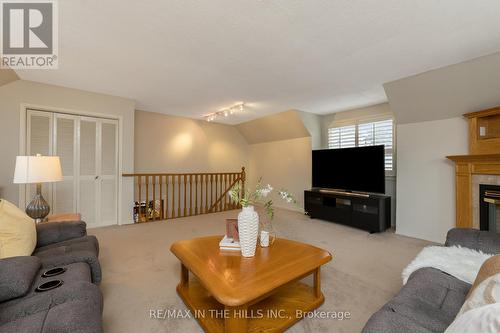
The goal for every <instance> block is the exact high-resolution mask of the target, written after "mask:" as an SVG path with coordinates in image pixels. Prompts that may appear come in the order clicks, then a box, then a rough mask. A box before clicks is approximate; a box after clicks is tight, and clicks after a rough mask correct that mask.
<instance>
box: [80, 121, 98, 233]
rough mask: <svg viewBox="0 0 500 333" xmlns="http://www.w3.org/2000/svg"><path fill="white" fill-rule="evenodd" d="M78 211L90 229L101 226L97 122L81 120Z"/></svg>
mask: <svg viewBox="0 0 500 333" xmlns="http://www.w3.org/2000/svg"><path fill="white" fill-rule="evenodd" d="M79 125H80V126H79V127H80V131H79V134H80V135H79V140H78V141H79V153H80V154H79V155H80V156H79V160H80V163H79V176H78V188H79V191H78V192H79V193H78V211H79V212H80V213H81V214H82V219H83V220H84V221H85V222H87V224H88V226H89V227H95V226H98V225H99V221H98V220H97V203H98V200H99V197H100V195H99V193H98V187H97V184H98V180H99V175H98V170H97V152H98V146H97V133H98V132H97V120H96V119H92V118H83V117H82V118H80V124H79Z"/></svg>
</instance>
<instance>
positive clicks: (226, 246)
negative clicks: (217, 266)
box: [219, 236, 241, 251]
mask: <svg viewBox="0 0 500 333" xmlns="http://www.w3.org/2000/svg"><path fill="white" fill-rule="evenodd" d="M219 248H220V249H221V250H229V251H240V250H241V247H240V242H236V241H234V240H233V239H232V238H229V237H227V236H224V238H222V240H221V241H220V242H219Z"/></svg>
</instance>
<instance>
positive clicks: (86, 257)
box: [0, 221, 102, 333]
mask: <svg viewBox="0 0 500 333" xmlns="http://www.w3.org/2000/svg"><path fill="white" fill-rule="evenodd" d="M37 239H38V240H37V247H36V249H35V251H34V253H33V255H32V256H24V257H13V258H6V259H1V260H0V333H7V332H27V333H28V332H37V333H38V332H44V333H45V332H47V333H48V332H51V333H52V332H54V333H66V332H81V333H94V332H97V333H99V332H102V294H101V291H100V290H99V287H98V286H97V285H96V283H99V282H100V281H101V268H100V265H99V261H98V259H97V256H98V253H99V246H98V242H97V239H96V238H95V237H94V236H88V235H87V232H86V225H85V223H84V222H82V221H75V222H54V223H45V224H40V225H38V226H37ZM56 267H57V268H59V267H60V268H63V269H64V270H63V271H62V273H60V274H58V275H54V276H50V277H44V276H42V275H43V274H44V273H45V272H47V271H48V270H50V269H53V268H56ZM56 280H60V281H62V284H61V285H60V286H59V287H57V288H54V289H50V290H46V291H38V290H37V287H39V286H40V285H42V284H44V283H47V282H51V281H56Z"/></svg>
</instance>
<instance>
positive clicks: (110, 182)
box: [78, 117, 118, 227]
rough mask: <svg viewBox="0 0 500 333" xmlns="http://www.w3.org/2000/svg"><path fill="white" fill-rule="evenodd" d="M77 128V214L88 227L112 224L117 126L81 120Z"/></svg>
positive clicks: (115, 189)
mask: <svg viewBox="0 0 500 333" xmlns="http://www.w3.org/2000/svg"><path fill="white" fill-rule="evenodd" d="M79 128H80V130H79V133H80V135H79V140H78V141H79V161H80V163H79V179H78V188H79V191H78V192H79V193H78V195H79V197H78V211H79V212H80V213H81V214H82V218H83V219H84V221H85V222H87V224H88V225H89V227H100V226H105V225H112V224H116V223H117V219H118V214H117V197H118V196H117V193H118V179H117V173H118V172H117V168H118V162H117V161H118V149H117V143H118V139H117V138H118V123H117V122H116V121H113V120H107V119H97V118H86V117H81V118H80V121H79Z"/></svg>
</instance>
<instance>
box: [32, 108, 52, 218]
mask: <svg viewBox="0 0 500 333" xmlns="http://www.w3.org/2000/svg"><path fill="white" fill-rule="evenodd" d="M52 117H53V114H52V113H51V112H43V111H37V110H28V112H27V118H26V129H27V131H26V135H27V138H26V139H27V140H26V154H27V155H36V154H41V155H44V156H46V155H52V151H53V149H52V148H53V145H52V132H53V126H52V119H53V118H52ZM35 193H36V185H35V184H28V185H26V192H25V194H26V195H25V201H26V204H28V203H29V202H30V201H31V200H32V199H33V197H34V196H35ZM42 195H43V197H44V198H45V200H46V201H47V202H48V204H49V205H50V206H51V211H52V184H51V183H45V184H42Z"/></svg>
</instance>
